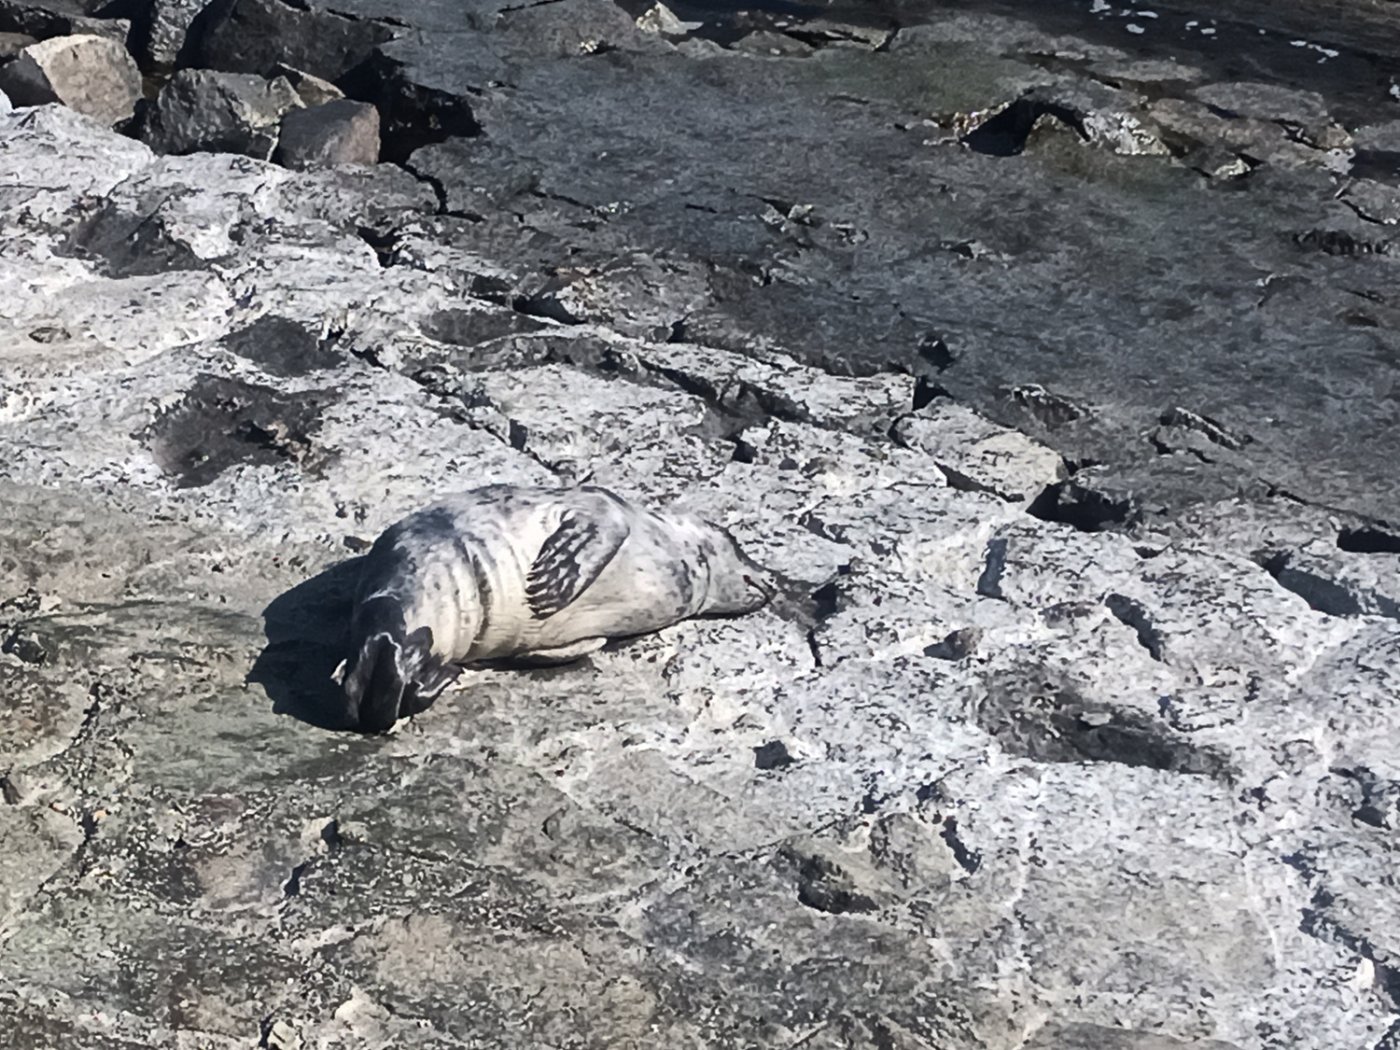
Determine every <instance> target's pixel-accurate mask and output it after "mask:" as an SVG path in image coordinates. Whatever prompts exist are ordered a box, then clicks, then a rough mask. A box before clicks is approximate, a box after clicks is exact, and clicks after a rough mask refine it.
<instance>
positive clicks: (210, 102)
mask: <svg viewBox="0 0 1400 1050" xmlns="http://www.w3.org/2000/svg"><path fill="white" fill-rule="evenodd" d="M300 106H301V99H299V98H298V97H297V94H296V92H295V91H293V90H292V86H291V85H290V84H289V83H287V81H286V80H284V79H283V78H281V77H276V78H274V79H273V80H264V79H263V78H262V77H259V76H254V75H252V74H248V73H216V72H213V71H211V70H207V69H182V70H181V71H180V72H178V73H176V74H175V76H174V77H172V78H171V80H170V82H169V83H168V84H166V85H165V87H164V88H162V89H161V92H160V97H159V98H157V99H156V103H155V106H154V107H153V108H152V110H151V115H150V118H149V120H148V121H147V123H146V126H145V128H143V129H142V137H143V138H144V139H145V141H146V143H147V144H148V145H149V146H150V147H151V148H152V149H154V150H156V151H158V152H160V153H193V152H195V151H196V150H208V151H211V152H216V153H243V154H246V155H247V156H250V157H257V158H258V159H260V160H267V159H268V158H269V157H270V156H271V155H272V152H273V150H274V149H275V147H276V145H277V132H278V127H279V125H280V122H281V120H282V117H283V115H284V114H286V113H287V112H288V111H290V110H293V109H297V108H299V107H300Z"/></svg>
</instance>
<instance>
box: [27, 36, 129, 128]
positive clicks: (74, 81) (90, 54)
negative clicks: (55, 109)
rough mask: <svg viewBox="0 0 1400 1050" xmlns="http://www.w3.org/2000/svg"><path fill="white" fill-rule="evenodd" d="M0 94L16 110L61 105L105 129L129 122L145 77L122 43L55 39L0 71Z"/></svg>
mask: <svg viewBox="0 0 1400 1050" xmlns="http://www.w3.org/2000/svg"><path fill="white" fill-rule="evenodd" d="M0 89H3V90H4V91H5V92H6V94H8V95H9V96H10V100H11V101H12V102H13V103H14V104H15V105H17V106H41V105H44V104H45V103H48V102H61V103H63V105H65V106H67V107H68V108H69V109H73V110H76V111H77V112H79V113H83V114H86V115H87V116H90V117H93V118H95V119H97V120H100V121H102V122H103V123H106V124H115V123H117V122H118V121H121V120H125V119H126V118H128V117H130V116H131V115H132V113H133V112H135V108H136V100H137V99H138V98H139V97H140V96H141V71H140V70H139V69H137V68H136V62H135V61H134V60H133V59H132V57H131V55H129V54H128V53H127V51H126V49H125V48H124V47H123V46H122V45H121V44H119V43H116V42H115V41H113V40H109V39H106V38H103V37H98V36H66V37H54V38H53V39H51V40H45V41H42V42H40V43H37V44H31V45H29V46H28V47H26V48H24V49H23V50H22V51H21V52H20V53H19V54H18V55H17V56H16V57H15V58H14V59H13V60H11V61H10V62H9V63H7V64H6V65H4V66H0Z"/></svg>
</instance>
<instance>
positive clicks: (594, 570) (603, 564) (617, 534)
mask: <svg viewBox="0 0 1400 1050" xmlns="http://www.w3.org/2000/svg"><path fill="white" fill-rule="evenodd" d="M628 531H629V530H628V527H627V523H626V522H625V521H622V520H621V519H617V518H614V519H600V518H598V517H595V516H592V515H588V516H585V515H583V514H581V513H579V512H578V511H572V510H571V511H566V512H565V513H564V517H563V520H562V521H561V522H560V523H559V527H558V528H557V529H555V530H554V533H553V534H552V535H551V536H550V537H549V539H547V540H545V541H544V545H543V546H541V547H540V552H539V553H538V554H537V555H535V561H534V564H533V565H531V566H530V573H529V575H528V576H527V577H526V579H525V598H526V601H527V602H528V603H529V605H530V612H531V613H532V614H533V615H534V617H535V619H537V620H547V619H549V618H550V617H551V616H553V615H554V614H555V613H557V612H559V611H560V610H561V609H565V608H567V607H568V606H569V605H570V604H571V603H572V602H573V601H574V600H575V599H576V598H577V597H578V596H579V595H580V594H582V593H583V592H584V591H586V590H588V587H589V585H590V584H592V582H593V581H594V580H596V579H597V578H598V576H599V574H600V573H601V572H602V571H603V570H604V569H605V568H607V565H608V562H610V561H612V559H613V555H614V554H616V553H617V552H618V548H620V547H621V546H622V544H623V541H625V540H626V539H627V533H628Z"/></svg>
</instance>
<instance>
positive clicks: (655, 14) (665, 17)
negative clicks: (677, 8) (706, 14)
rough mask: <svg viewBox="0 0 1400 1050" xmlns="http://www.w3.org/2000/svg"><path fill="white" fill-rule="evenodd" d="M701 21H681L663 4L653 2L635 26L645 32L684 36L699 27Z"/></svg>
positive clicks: (701, 23)
mask: <svg viewBox="0 0 1400 1050" xmlns="http://www.w3.org/2000/svg"><path fill="white" fill-rule="evenodd" d="M704 24H705V23H703V22H683V21H681V20H680V19H679V18H677V17H676V13H675V12H674V11H672V10H671V9H670V8H669V7H667V6H666V5H665V4H654V5H652V7H651V8H649V9H648V10H646V11H644V12H643V13H642V15H641V16H640V17H639V18H638V19H637V28H638V29H640V30H642V31H643V32H645V33H659V34H660V35H662V36H685V35H686V34H687V33H689V32H691V31H692V30H695V29H699V28H700V27H701V26H702V25H704Z"/></svg>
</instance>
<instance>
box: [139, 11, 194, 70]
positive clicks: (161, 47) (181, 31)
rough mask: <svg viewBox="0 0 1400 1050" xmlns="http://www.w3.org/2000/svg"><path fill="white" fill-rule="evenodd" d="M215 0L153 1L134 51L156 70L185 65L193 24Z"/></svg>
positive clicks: (142, 23) (142, 21)
mask: <svg viewBox="0 0 1400 1050" xmlns="http://www.w3.org/2000/svg"><path fill="white" fill-rule="evenodd" d="M211 3H212V0H150V3H149V7H148V9H147V11H146V14H145V17H144V18H142V19H141V20H140V21H139V22H138V24H137V28H136V31H135V33H134V34H133V35H134V36H135V37H136V40H135V41H134V46H133V48H132V50H133V51H135V52H136V54H137V55H138V56H139V57H140V58H141V60H142V63H143V65H145V66H147V67H149V68H150V69H152V70H154V71H156V72H164V71H167V70H171V69H174V68H175V67H176V66H177V65H180V64H181V57H182V54H183V52H184V51H185V46H186V42H187V39H188V35H189V32H190V27H191V26H192V25H193V24H194V22H195V19H197V18H198V17H199V16H200V14H201V13H202V12H203V11H204V10H205V9H206V8H207V7H209V6H210V4H211Z"/></svg>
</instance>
